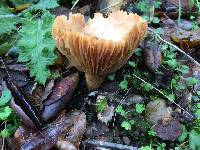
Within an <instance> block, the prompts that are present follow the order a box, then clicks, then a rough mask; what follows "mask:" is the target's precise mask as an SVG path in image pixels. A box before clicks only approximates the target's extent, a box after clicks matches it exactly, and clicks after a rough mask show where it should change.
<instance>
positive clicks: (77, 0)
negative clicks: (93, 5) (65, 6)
mask: <svg viewBox="0 0 200 150" xmlns="http://www.w3.org/2000/svg"><path fill="white" fill-rule="evenodd" d="M78 2H79V0H76V1H75V3H74V5H73V6H72V8H71V10H72V9H74V7H75V6H76V4H77V3H78Z"/></svg>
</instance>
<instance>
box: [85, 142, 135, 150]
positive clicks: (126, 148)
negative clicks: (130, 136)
mask: <svg viewBox="0 0 200 150" xmlns="http://www.w3.org/2000/svg"><path fill="white" fill-rule="evenodd" d="M82 144H83V145H88V146H90V145H91V146H102V147H105V148H112V149H120V150H139V149H138V148H137V147H132V146H128V145H122V144H117V143H111V142H104V141H97V140H86V141H83V142H82Z"/></svg>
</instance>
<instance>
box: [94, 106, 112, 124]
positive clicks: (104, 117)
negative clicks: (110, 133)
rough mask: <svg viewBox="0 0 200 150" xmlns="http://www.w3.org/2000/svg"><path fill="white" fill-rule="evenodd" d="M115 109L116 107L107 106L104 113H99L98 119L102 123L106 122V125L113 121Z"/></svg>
mask: <svg viewBox="0 0 200 150" xmlns="http://www.w3.org/2000/svg"><path fill="white" fill-rule="evenodd" d="M114 112H115V107H114V106H106V108H105V110H104V111H102V112H99V113H98V114H97V117H98V119H99V120H101V121H102V122H105V123H106V124H107V123H108V122H109V121H111V120H112V117H113V116H114Z"/></svg>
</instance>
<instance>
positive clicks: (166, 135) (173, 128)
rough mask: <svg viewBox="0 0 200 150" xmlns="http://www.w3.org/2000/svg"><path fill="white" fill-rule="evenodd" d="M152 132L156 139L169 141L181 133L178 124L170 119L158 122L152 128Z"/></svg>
mask: <svg viewBox="0 0 200 150" xmlns="http://www.w3.org/2000/svg"><path fill="white" fill-rule="evenodd" d="M154 130H155V131H156V134H157V136H158V137H160V138H162V139H163V140H170V141H174V140H175V139H176V138H177V137H179V136H180V135H181V133H182V128H181V124H180V122H179V121H177V120H174V119H173V118H171V117H170V118H163V119H162V120H159V121H158V123H157V124H156V126H155V127H154Z"/></svg>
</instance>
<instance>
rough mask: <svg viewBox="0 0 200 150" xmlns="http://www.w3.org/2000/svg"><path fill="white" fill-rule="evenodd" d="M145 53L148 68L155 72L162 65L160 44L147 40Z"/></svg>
mask: <svg viewBox="0 0 200 150" xmlns="http://www.w3.org/2000/svg"><path fill="white" fill-rule="evenodd" d="M148 39H149V38H148ZM143 55H144V60H145V65H146V66H147V68H148V69H149V70H150V71H151V72H155V71H156V70H157V69H158V68H159V67H160V65H161V62H162V51H161V49H160V47H159V45H158V44H157V43H155V42H152V41H150V40H149V41H148V40H146V41H145V48H144V50H143Z"/></svg>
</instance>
